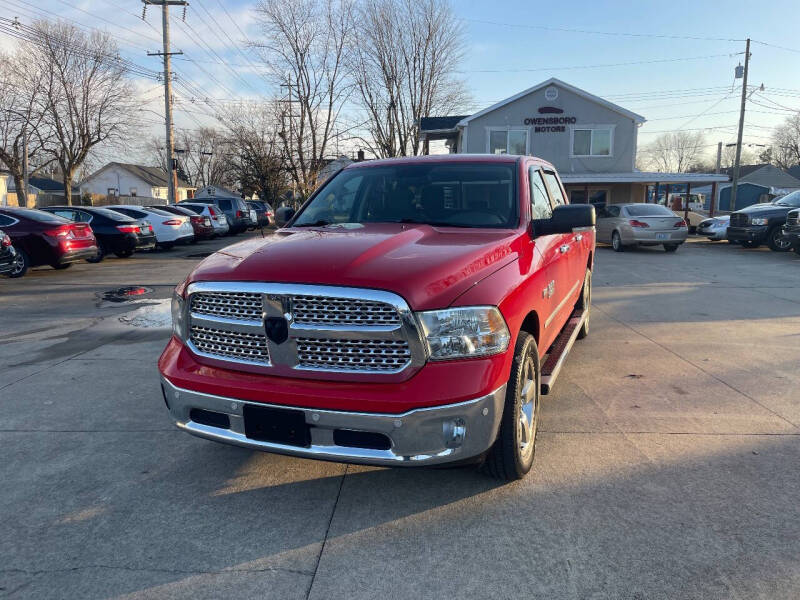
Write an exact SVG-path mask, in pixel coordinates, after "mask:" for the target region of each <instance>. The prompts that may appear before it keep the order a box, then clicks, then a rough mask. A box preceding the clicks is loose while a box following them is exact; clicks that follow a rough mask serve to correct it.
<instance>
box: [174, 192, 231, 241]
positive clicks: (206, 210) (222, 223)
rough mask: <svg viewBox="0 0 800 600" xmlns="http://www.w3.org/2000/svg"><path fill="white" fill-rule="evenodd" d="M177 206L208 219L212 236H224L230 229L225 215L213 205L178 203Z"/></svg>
mask: <svg viewBox="0 0 800 600" xmlns="http://www.w3.org/2000/svg"><path fill="white" fill-rule="evenodd" d="M178 206H180V207H181V208H185V209H187V210H191V211H192V212H194V213H195V214H197V215H200V216H204V217H208V218H209V219H211V226H212V227H213V228H214V235H215V236H217V235H225V234H226V233H228V231H229V229H230V227H229V225H228V219H227V217H225V213H223V212H222V211H221V210H219V209H218V208H217V207H216V206H214V205H213V204H203V203H200V202H187V201H184V202H178Z"/></svg>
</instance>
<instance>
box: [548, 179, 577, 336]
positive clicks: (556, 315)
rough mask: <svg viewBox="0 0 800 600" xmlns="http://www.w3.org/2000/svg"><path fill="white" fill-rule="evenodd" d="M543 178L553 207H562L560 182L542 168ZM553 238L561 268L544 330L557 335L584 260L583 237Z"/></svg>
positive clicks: (563, 197)
mask: <svg viewBox="0 0 800 600" xmlns="http://www.w3.org/2000/svg"><path fill="white" fill-rule="evenodd" d="M543 176H544V181H545V183H546V184H547V189H548V191H549V192H550V199H551V201H552V204H553V208H555V207H556V206H558V205H561V204H566V203H567V201H566V195H565V193H564V188H563V187H562V186H561V182H560V181H559V179H558V176H557V175H556V174H555V172H554V171H550V170H547V169H545V170H544V171H543ZM555 237H558V238H560V239H559V243H558V252H559V254H560V258H559V261H560V263H561V266H560V268H559V277H560V279H559V280H558V282H557V285H556V288H557V289H556V292H555V294H554V295H553V300H554V301H555V306H554V308H553V312H552V314H551V315H550V317H549V318H550V319H551V322H550V324H549V327H548V328H553V329H555V330H556V333H558V331H560V330H561V327H563V325H564V323H566V322H567V320H568V319H569V316H570V314H572V309H573V307H574V305H575V302H576V301H577V299H578V295H579V294H580V291H581V284H582V283H583V276H584V273H585V271H586V260H585V258H584V257H585V253H584V252H583V246H584V237H585V234H583V233H563V234H560V235H558V236H555Z"/></svg>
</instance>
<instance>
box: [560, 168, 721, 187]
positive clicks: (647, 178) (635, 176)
mask: <svg viewBox="0 0 800 600" xmlns="http://www.w3.org/2000/svg"><path fill="white" fill-rule="evenodd" d="M559 175H560V176H561V181H562V182H564V185H570V184H580V183H584V184H590V183H647V184H653V183H692V184H702V183H711V182H714V181H716V182H718V183H722V182H725V181H728V176H727V175H723V174H719V173H656V172H646V171H632V172H625V173H604V172H600V173H568V172H563V173H559Z"/></svg>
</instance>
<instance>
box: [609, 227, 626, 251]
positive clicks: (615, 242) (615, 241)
mask: <svg viewBox="0 0 800 600" xmlns="http://www.w3.org/2000/svg"><path fill="white" fill-rule="evenodd" d="M611 247H612V248H613V249H614V252H624V251H625V246H623V245H622V238H621V237H620V235H619V232H618V231H615V232H614V233H613V234H611Z"/></svg>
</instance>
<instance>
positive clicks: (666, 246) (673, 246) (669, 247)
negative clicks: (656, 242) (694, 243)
mask: <svg viewBox="0 0 800 600" xmlns="http://www.w3.org/2000/svg"><path fill="white" fill-rule="evenodd" d="M677 249H678V244H664V252H675V251H676V250H677Z"/></svg>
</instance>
